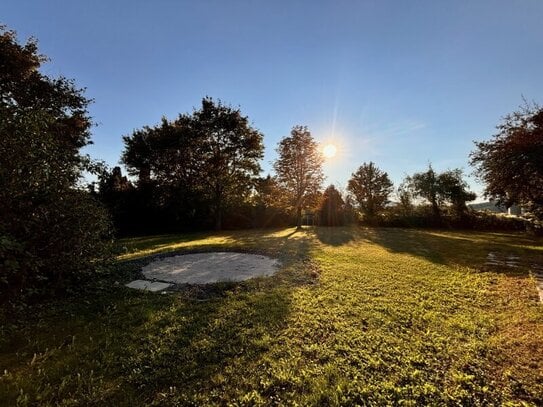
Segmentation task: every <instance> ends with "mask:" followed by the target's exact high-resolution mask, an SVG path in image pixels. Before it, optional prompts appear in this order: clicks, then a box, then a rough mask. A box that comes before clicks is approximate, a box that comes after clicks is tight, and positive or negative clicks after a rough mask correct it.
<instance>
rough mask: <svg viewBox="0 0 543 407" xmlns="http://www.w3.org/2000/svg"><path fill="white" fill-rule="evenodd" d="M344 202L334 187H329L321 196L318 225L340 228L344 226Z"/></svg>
mask: <svg viewBox="0 0 543 407" xmlns="http://www.w3.org/2000/svg"><path fill="white" fill-rule="evenodd" d="M344 207H345V202H344V201H343V198H342V197H341V193H340V192H339V191H338V190H337V189H336V187H335V186H334V185H329V186H328V187H327V188H326V189H325V190H324V192H323V194H322V202H321V205H320V224H321V225H322V226H341V225H343V224H344V222H345V220H344V209H345V208H344Z"/></svg>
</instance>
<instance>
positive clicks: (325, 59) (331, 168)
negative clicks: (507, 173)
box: [0, 0, 543, 193]
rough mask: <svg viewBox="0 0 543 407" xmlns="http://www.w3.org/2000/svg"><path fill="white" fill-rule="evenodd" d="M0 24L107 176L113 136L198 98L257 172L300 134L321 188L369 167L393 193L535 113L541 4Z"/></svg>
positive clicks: (56, 10)
mask: <svg viewBox="0 0 543 407" xmlns="http://www.w3.org/2000/svg"><path fill="white" fill-rule="evenodd" d="M0 19H1V20H0V22H1V23H3V24H6V25H7V26H8V28H10V29H14V30H16V31H17V32H18V36H19V40H20V41H24V40H26V39H27V38H28V37H29V36H34V37H36V38H37V39H38V41H39V48H40V51H41V52H42V53H43V54H45V55H47V56H48V57H49V58H50V59H51V62H49V63H48V64H46V65H45V66H44V72H45V73H47V74H49V75H52V76H58V75H64V76H66V77H68V78H73V79H75V81H76V84H77V86H79V87H86V88H87V92H86V95H87V97H90V98H93V99H94V103H93V104H92V105H91V107H90V111H91V115H92V116H93V118H94V120H95V122H96V123H97V126H96V127H95V128H94V129H93V137H92V139H93V141H94V145H93V146H91V147H89V148H87V150H86V151H87V152H88V153H90V154H91V156H93V157H94V158H98V159H103V160H105V161H106V162H107V163H108V164H109V165H111V166H113V165H117V164H118V160H119V156H120V153H121V151H122V149H123V143H122V139H121V137H122V136H123V135H126V134H130V133H131V132H132V131H133V130H134V129H136V128H140V127H142V126H144V125H154V124H157V123H158V122H159V121H160V118H161V117H162V116H166V117H168V118H170V119H173V118H175V117H176V116H177V115H178V114H179V113H184V112H191V111H192V110H193V108H194V107H196V108H198V107H199V106H200V102H201V99H202V97H204V96H206V95H209V96H212V97H213V98H215V99H221V100H222V101H223V102H225V103H227V104H231V105H233V106H236V107H238V106H239V107H240V108H241V111H242V112H243V114H245V115H247V116H248V117H249V119H250V120H251V122H252V124H253V125H254V127H256V128H258V129H259V130H260V131H262V133H263V134H264V142H265V146H266V156H265V160H264V162H263V167H264V171H265V172H264V173H267V172H270V171H271V162H272V161H273V160H274V159H275V157H276V154H275V148H276V146H277V143H278V141H279V140H280V139H281V138H282V137H283V136H285V135H288V134H289V132H290V129H291V128H292V127H293V126H294V125H297V124H301V125H307V126H308V127H309V129H310V131H311V132H312V134H313V135H314V137H315V138H316V139H317V140H318V141H320V142H322V143H333V144H335V145H336V146H337V149H338V151H337V154H336V155H335V156H334V157H332V158H331V159H329V160H328V161H327V163H326V164H325V174H326V175H327V183H334V184H336V186H340V187H342V188H344V187H345V185H346V182H347V180H348V178H349V177H350V175H351V173H352V172H354V171H355V170H356V169H357V168H358V166H359V165H361V164H362V163H363V162H368V161H373V162H375V163H376V164H377V166H379V167H380V168H381V169H383V170H385V171H387V172H388V173H389V175H390V176H391V178H392V180H393V181H394V183H395V185H396V186H397V185H398V183H399V182H400V181H401V180H402V179H403V177H404V176H405V175H406V174H412V173H413V172H416V171H421V170H424V169H425V168H426V166H427V164H428V163H429V162H431V163H432V165H433V166H434V168H435V169H436V170H440V171H441V170H446V169H449V168H456V167H460V168H463V169H464V170H465V172H466V173H467V174H470V173H471V171H472V169H471V168H470V167H469V165H468V154H469V152H470V151H471V150H472V149H473V140H483V139H488V138H490V137H491V135H492V134H494V132H495V126H496V125H497V124H498V123H499V122H500V120H501V117H503V116H504V115H505V114H507V113H509V112H511V111H513V110H515V109H516V108H517V107H518V106H519V105H521V104H522V103H523V101H522V98H523V97H524V98H525V99H526V100H528V101H535V102H538V103H540V104H541V103H543V80H542V67H543V1H540V0H522V1H514V2H513V1H505V0H477V1H468V0H466V1H435V0H427V1H410V2H407V1H399V0H398V1H381V0H375V1H249V0H246V1H237V0H232V1H220V0H214V1H206V0H203V1H152V2H151V1H144V0H138V1H136V0H130V1H127V0H122V1H121V0H119V1H114V2H111V1H92V2H82V1H81V2H80V1H68V0H66V1H57V0H53V1H51V0H49V1H41V0H40V1H36V0H35V1H29V0H4V1H3V2H2V6H1V15H0ZM470 183H471V184H472V186H473V188H474V190H475V191H476V192H478V193H480V192H481V189H482V188H481V186H480V185H478V184H477V183H476V182H475V180H473V179H471V180H470Z"/></svg>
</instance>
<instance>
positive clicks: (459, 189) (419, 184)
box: [403, 164, 476, 220]
mask: <svg viewBox="0 0 543 407" xmlns="http://www.w3.org/2000/svg"><path fill="white" fill-rule="evenodd" d="M403 185H406V186H407V190H406V191H404V192H407V191H409V193H410V194H411V195H412V196H414V197H419V198H423V199H425V200H427V201H428V202H429V203H430V205H431V207H432V214H433V217H434V219H436V220H439V219H440V218H441V207H442V206H443V204H445V203H449V204H451V206H452V209H453V211H454V212H455V214H456V215H458V216H462V215H464V214H465V212H466V210H467V207H466V202H469V201H473V200H474V199H475V198H476V195H475V194H474V193H473V192H471V191H469V190H468V189H467V188H468V184H467V183H466V181H464V179H463V177H462V170H460V169H458V168H456V169H453V170H448V171H445V172H442V173H441V174H438V173H436V172H435V171H434V169H433V168H432V165H431V164H430V165H428V170H426V171H425V172H418V173H415V174H413V175H412V176H410V177H406V179H405V181H404V184H403Z"/></svg>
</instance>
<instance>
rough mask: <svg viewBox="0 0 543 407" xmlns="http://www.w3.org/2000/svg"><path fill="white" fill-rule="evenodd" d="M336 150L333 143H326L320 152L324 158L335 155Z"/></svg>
mask: <svg viewBox="0 0 543 407" xmlns="http://www.w3.org/2000/svg"><path fill="white" fill-rule="evenodd" d="M336 152H337V148H336V146H335V145H333V144H327V145H325V146H324V148H323V149H322V154H323V155H324V156H325V157H326V158H332V157H334V156H335V155H336Z"/></svg>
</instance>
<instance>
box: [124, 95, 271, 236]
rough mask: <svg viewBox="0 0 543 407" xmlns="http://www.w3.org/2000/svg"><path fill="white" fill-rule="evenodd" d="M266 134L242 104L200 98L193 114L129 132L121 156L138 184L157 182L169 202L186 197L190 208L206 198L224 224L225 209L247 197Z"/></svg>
mask: <svg viewBox="0 0 543 407" xmlns="http://www.w3.org/2000/svg"><path fill="white" fill-rule="evenodd" d="M262 138H263V137H262V134H261V133H260V132H259V131H258V130H256V129H254V128H253V127H252V126H251V125H250V124H249V120H248V118H247V117H246V116H243V115H242V114H241V112H240V110H239V109H234V108H232V107H229V106H225V105H223V104H222V103H221V102H220V101H219V102H218V103H215V102H214V101H213V100H212V99H211V98H204V99H203V100H202V107H201V109H199V110H196V111H194V112H193V113H192V114H191V115H189V114H181V115H179V117H178V118H177V119H176V120H174V121H168V120H166V119H162V122H161V124H160V125H158V126H155V127H144V128H143V129H141V130H136V131H135V132H134V133H133V134H132V135H131V136H125V137H124V142H125V150H124V152H123V156H122V161H123V163H124V164H126V166H127V167H128V170H129V172H130V173H131V174H132V175H137V176H138V186H139V187H140V188H144V187H145V185H151V186H154V187H155V190H159V191H160V193H159V194H158V195H159V196H161V197H162V198H163V199H164V200H165V201H167V202H170V203H171V202H174V201H175V200H176V199H178V200H182V201H183V202H182V203H181V208H182V209H183V210H185V211H187V212H190V211H192V210H197V208H191V207H192V206H194V204H196V205H197V206H201V205H198V204H199V203H201V202H202V201H203V200H205V201H206V206H208V207H209V208H210V212H211V213H212V214H213V216H214V220H215V227H216V229H221V227H222V218H223V212H224V210H225V208H226V207H228V206H229V205H231V204H232V203H236V202H237V201H240V200H243V199H244V198H245V197H247V196H248V195H249V193H250V191H251V190H252V187H253V186H254V183H255V180H256V178H257V176H258V174H259V172H260V164H259V162H260V160H261V159H262V156H263V151H264V146H263V143H262Z"/></svg>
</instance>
